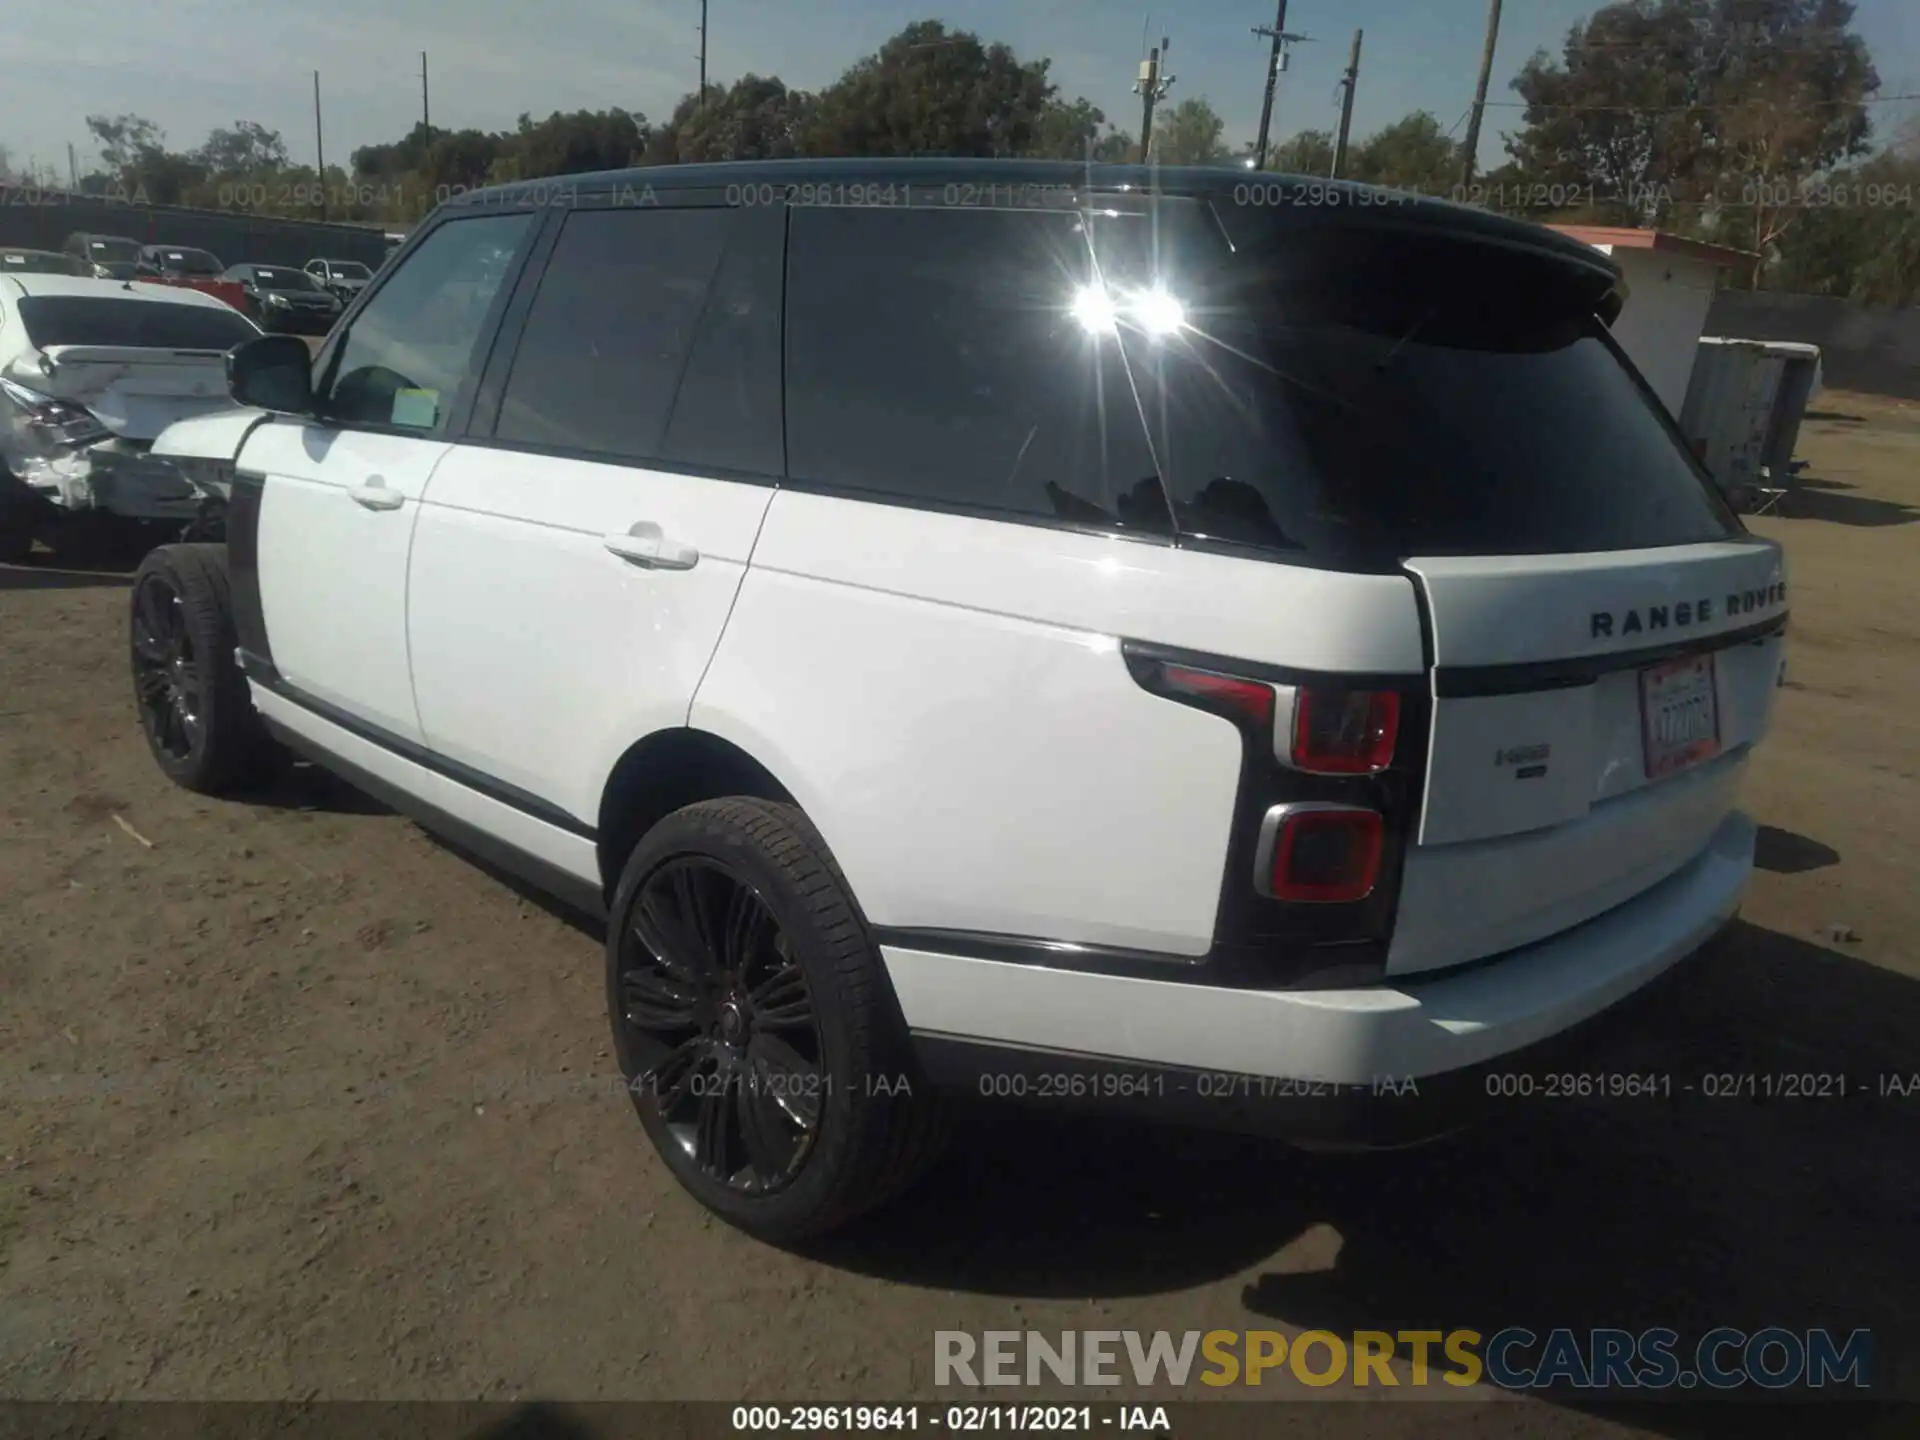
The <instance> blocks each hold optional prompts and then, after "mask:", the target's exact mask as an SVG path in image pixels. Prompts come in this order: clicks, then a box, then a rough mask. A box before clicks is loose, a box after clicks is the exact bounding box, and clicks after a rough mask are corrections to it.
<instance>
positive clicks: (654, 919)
mask: <svg viewBox="0 0 1920 1440" xmlns="http://www.w3.org/2000/svg"><path fill="white" fill-rule="evenodd" d="M627 928H628V930H630V931H631V932H632V933H633V938H634V939H635V940H638V941H639V942H640V946H641V948H642V949H643V950H645V951H646V952H647V954H648V955H649V956H650V957H651V958H652V959H653V960H654V962H655V963H656V964H658V965H659V966H660V968H661V969H663V970H665V971H666V972H667V973H668V974H670V975H672V976H674V977H675V978H676V979H679V980H684V981H686V982H687V983H689V984H700V983H703V982H704V981H705V980H706V979H707V978H708V977H707V976H706V975H705V973H704V972H703V971H701V970H700V969H699V968H698V967H697V966H694V965H691V964H689V963H688V962H687V960H686V948H687V947H686V945H685V943H684V941H682V940H681V939H680V937H679V934H678V932H677V931H676V930H675V929H674V927H673V924H672V922H671V921H670V920H668V921H666V923H664V924H663V923H662V917H661V916H660V914H659V913H658V906H657V901H656V898H655V896H654V895H653V893H652V891H643V892H642V893H641V896H640V900H639V903H638V904H636V905H635V906H634V907H633V923H632V924H631V925H629V926H628V927H627Z"/></svg>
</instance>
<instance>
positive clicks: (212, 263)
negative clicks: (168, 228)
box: [153, 250, 226, 275]
mask: <svg viewBox="0 0 1920 1440" xmlns="http://www.w3.org/2000/svg"><path fill="white" fill-rule="evenodd" d="M153 261H154V263H155V264H157V265H158V266H159V267H160V268H161V269H162V270H165V271H167V272H168V273H169V274H173V275H218V274H219V273H220V272H221V271H222V270H224V269H225V268H226V267H225V266H224V265H222V264H221V263H220V262H219V260H218V259H216V258H215V257H214V256H212V255H210V254H208V253H207V252H206V251H205V250H156V251H154V252H153Z"/></svg>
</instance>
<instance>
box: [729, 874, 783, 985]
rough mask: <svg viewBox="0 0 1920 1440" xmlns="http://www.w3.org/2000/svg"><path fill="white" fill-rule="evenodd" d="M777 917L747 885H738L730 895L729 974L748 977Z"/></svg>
mask: <svg viewBox="0 0 1920 1440" xmlns="http://www.w3.org/2000/svg"><path fill="white" fill-rule="evenodd" d="M772 918H773V917H772V916H771V915H769V914H768V913H767V907H766V906H765V905H762V904H761V903H760V897H759V896H758V895H756V894H754V893H753V891H751V890H750V889H748V888H747V887H746V886H745V885H735V886H734V887H733V888H732V889H731V890H730V891H729V892H728V894H727V921H726V938H725V942H724V943H725V947H726V948H725V950H724V951H723V952H722V955H721V959H722V961H723V962H724V963H725V965H726V968H727V970H728V972H729V973H731V974H733V975H735V976H738V977H742V978H744V977H745V976H746V975H747V974H748V967H749V966H750V965H752V964H753V959H754V953H755V951H756V950H757V948H758V946H759V944H760V937H761V936H762V935H763V934H764V933H765V931H766V928H767V922H768V921H770V920H771V919H772Z"/></svg>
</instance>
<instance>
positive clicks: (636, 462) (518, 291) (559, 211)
mask: <svg viewBox="0 0 1920 1440" xmlns="http://www.w3.org/2000/svg"><path fill="white" fill-rule="evenodd" d="M661 193H663V192H655V194H656V199H655V200H653V201H652V202H649V203H646V204H639V203H635V204H614V203H602V204H564V205H563V204H554V205H549V206H547V207H545V208H546V211H547V214H546V216H545V218H544V220H543V221H542V224H541V227H540V229H539V233H538V234H537V235H536V236H535V237H534V241H533V244H532V245H530V246H529V247H528V249H527V259H526V263H525V264H524V265H523V266H522V267H521V269H520V271H519V273H518V274H517V275H516V276H515V278H514V293H513V296H512V298H511V299H510V300H509V301H508V303H507V306H506V308H505V309H504V310H502V312H501V316H500V324H499V326H498V327H497V328H496V329H495V331H494V333H493V336H492V339H491V340H490V342H489V347H488V352H487V358H486V360H485V361H484V362H483V363H482V365H481V367H480V381H479V384H478V385H477V386H476V387H475V389H474V394H473V403H472V405H471V406H470V407H469V408H468V410H467V411H466V413H465V415H464V417H463V428H462V429H461V430H460V432H459V433H458V434H457V435H452V434H450V435H449V436H448V437H447V438H449V439H452V440H455V441H456V442H457V443H458V444H461V445H465V446H471V447H473V448H475V449H481V450H503V451H507V452H509V453H512V454H516V455H536V456H547V457H551V458H553V459H556V460H577V461H581V462H583V463H585V464H590V465H611V466H616V467H618V468H620V469H623V470H646V471H650V472H653V473H656V474H660V475H684V476H687V477H688V478H690V479H696V480H721V481H729V482H733V483H736V484H745V485H759V486H762V487H767V488H772V489H779V488H782V487H785V486H787V485H789V484H790V482H789V481H788V479H787V476H786V469H787V395H786V390H787V366H786V326H787V266H786V258H787V246H788V244H789V241H790V235H791V227H790V226H787V225H783V226H782V227H781V240H780V244H781V256H780V473H779V474H777V475H768V474H764V473H762V472H760V471H757V470H735V469H730V468H727V467H723V466H715V465H698V464H692V463H690V462H687V461H684V460H662V459H639V458H636V457H633V456H630V455H609V454H607V453H606V452H604V451H601V450H590V449H584V448H581V447H577V446H567V445H551V444H547V443H545V442H543V441H536V440H509V439H503V438H501V437H500V436H497V435H495V434H494V433H493V431H494V427H495V426H496V425H498V424H499V423H500V405H501V402H502V400H503V399H504V398H505V396H506V388H507V377H508V376H509V375H511V374H512V373H513V362H514V360H515V359H516V358H517V357H518V356H519V353H520V342H521V341H522V340H523V339H524V338H525V336H526V329H527V319H528V316H529V315H531V313H532V311H533V302H534V299H535V297H536V296H537V295H538V294H539V290H540V279H541V277H542V276H543V275H544V274H545V273H546V268H547V262H548V261H549V260H550V259H552V257H553V252H554V249H555V248H556V247H557V246H558V245H559V243H560V232H561V229H562V228H563V227H564V226H565V225H566V222H567V217H568V216H569V215H570V214H571V213H572V212H574V211H576V210H594V211H606V210H738V209H742V208H745V207H743V206H740V205H737V204H728V203H727V200H726V194H725V192H724V191H723V190H719V189H705V188H702V189H693V188H688V189H684V190H671V191H667V192H664V194H665V196H666V198H665V199H661V198H658V196H659V195H660V194H661ZM595 198H601V199H604V198H605V197H595V196H583V197H581V199H583V200H592V199H595ZM790 211H791V207H789V212H790Z"/></svg>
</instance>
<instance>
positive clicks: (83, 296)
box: [0, 274, 260, 561]
mask: <svg viewBox="0 0 1920 1440" xmlns="http://www.w3.org/2000/svg"><path fill="white" fill-rule="evenodd" d="M259 333H260V330H259V328H258V327H257V326H255V325H254V324H253V322H252V321H250V320H248V319H247V318H246V317H245V316H244V315H242V314H240V313H239V312H238V311H236V310H234V309H233V308H232V307H230V306H228V305H225V304H222V303H221V302H220V301H218V300H215V299H213V298H212V297H211V296H207V295H201V294H198V293H196V292H194V291H191V290H181V289H176V288H172V287H168V286H160V285H143V284H139V283H129V282H123V281H115V280H96V279H83V278H80V277H77V276H67V275H15V274H7V275H4V276H0V467H3V468H0V560H3V561H18V560H21V559H24V558H25V557H26V555H27V553H28V552H29V551H30V550H31V549H32V546H33V542H34V540H35V539H36V538H39V539H42V540H45V541H47V542H48V543H49V544H50V545H52V546H53V547H54V548H55V549H56V550H57V549H60V548H63V540H64V539H65V538H66V537H68V536H70V535H71V534H73V533H74V531H75V530H76V529H77V530H81V531H86V530H89V529H95V528H97V524H96V525H90V524H89V522H99V521H105V522H107V523H108V524H110V525H111V524H116V523H117V524H119V525H120V526H122V527H131V526H133V525H137V527H138V528H139V529H143V530H152V531H156V532H157V531H159V530H161V529H165V530H166V531H167V532H168V534H169V535H174V536H177V535H179V534H180V533H181V532H183V531H184V530H187V529H188V528H189V527H191V526H192V525H193V523H194V522H195V521H196V519H197V518H198V517H199V515H200V514H201V511H202V505H203V501H204V499H205V494H206V492H205V491H204V490H203V489H201V488H200V487H197V486H196V485H195V484H193V483H192V480H191V477H190V476H189V475H187V474H186V473H185V471H184V470H183V469H182V468H181V467H180V466H179V465H178V464H176V463H174V462H172V461H170V460H168V459H166V458H164V456H161V455H156V454H154V453H153V442H154V440H155V439H156V437H158V436H159V435H160V433H161V432H162V431H163V430H165V429H166V428H167V427H168V426H169V425H172V424H173V423H174V422H176V421H179V420H185V419H189V418H191V417H194V416H199V415H205V414H208V413H210V412H214V411H226V410H232V409H234V408H235V405H234V401H233V400H232V398H231V397H230V396H229V394H228V392H227V377H226V354H227V351H229V350H231V349H232V348H233V347H234V346H235V345H238V344H240V343H241V342H242V341H245V340H250V339H252V338H254V337H255V336H257V335H258V334H259Z"/></svg>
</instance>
